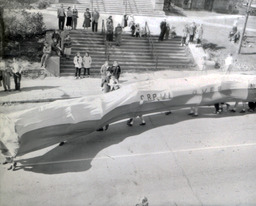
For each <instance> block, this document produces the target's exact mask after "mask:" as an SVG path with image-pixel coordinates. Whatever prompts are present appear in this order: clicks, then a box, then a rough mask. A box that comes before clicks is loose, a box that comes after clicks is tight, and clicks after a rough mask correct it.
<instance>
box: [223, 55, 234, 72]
mask: <svg viewBox="0 0 256 206" xmlns="http://www.w3.org/2000/svg"><path fill="white" fill-rule="evenodd" d="M233 62H234V59H233V54H232V53H229V54H228V56H227V58H226V59H225V65H224V68H223V71H224V72H225V73H229V72H230V70H231V67H232V65H233Z"/></svg>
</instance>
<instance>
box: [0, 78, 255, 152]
mask: <svg viewBox="0 0 256 206" xmlns="http://www.w3.org/2000/svg"><path fill="white" fill-rule="evenodd" d="M255 88H256V77H255V76H253V75H205V76H200V77H188V78H179V79H156V80H149V81H143V82H137V83H132V84H129V85H126V86H122V87H121V89H118V90H116V91H113V92H110V93H106V94H102V95H92V96H88V97H82V98H77V99H72V100H59V101H55V102H52V103H49V104H47V105H45V106H39V107H35V108H32V109H29V110H25V111H21V112H17V113H12V114H9V115H3V114H2V115H0V148H1V150H2V153H3V154H4V155H7V156H16V155H22V154H25V153H28V152H32V151H35V150H38V149H42V148H45V147H47V146H50V145H53V144H56V143H59V142H61V141H64V140H69V139H72V138H75V136H76V135H75V134H77V133H78V134H79V133H81V132H82V133H83V135H86V134H89V133H91V132H94V131H95V130H96V129H98V128H100V127H102V126H104V125H106V124H109V123H111V122H115V121H118V120H121V119H125V118H129V117H135V116H138V115H143V114H147V113H153V112H159V111H168V110H170V109H172V108H175V107H189V106H199V105H212V104H214V103H219V102H234V101H246V102H248V101H256V89H255Z"/></svg>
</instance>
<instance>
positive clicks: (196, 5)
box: [191, 0, 205, 10]
mask: <svg viewBox="0 0 256 206" xmlns="http://www.w3.org/2000/svg"><path fill="white" fill-rule="evenodd" d="M204 4H205V0H196V1H195V0H194V1H193V0H192V3H191V8H192V9H195V10H203V9H204Z"/></svg>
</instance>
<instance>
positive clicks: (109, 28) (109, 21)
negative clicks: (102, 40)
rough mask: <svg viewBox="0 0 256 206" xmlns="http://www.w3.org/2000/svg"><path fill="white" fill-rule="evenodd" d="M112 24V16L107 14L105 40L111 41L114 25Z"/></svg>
mask: <svg viewBox="0 0 256 206" xmlns="http://www.w3.org/2000/svg"><path fill="white" fill-rule="evenodd" d="M113 25H114V24H113V19H112V16H109V17H108V18H107V36H106V38H107V41H109V42H112V41H113V35H114V33H113V30H114V26H113Z"/></svg>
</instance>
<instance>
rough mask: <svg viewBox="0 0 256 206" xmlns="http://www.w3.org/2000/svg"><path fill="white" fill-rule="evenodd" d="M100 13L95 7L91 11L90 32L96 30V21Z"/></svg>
mask: <svg viewBox="0 0 256 206" xmlns="http://www.w3.org/2000/svg"><path fill="white" fill-rule="evenodd" d="M99 18H100V14H99V12H98V11H97V9H96V8H95V9H94V11H93V12H92V32H97V31H98V22H99Z"/></svg>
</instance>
